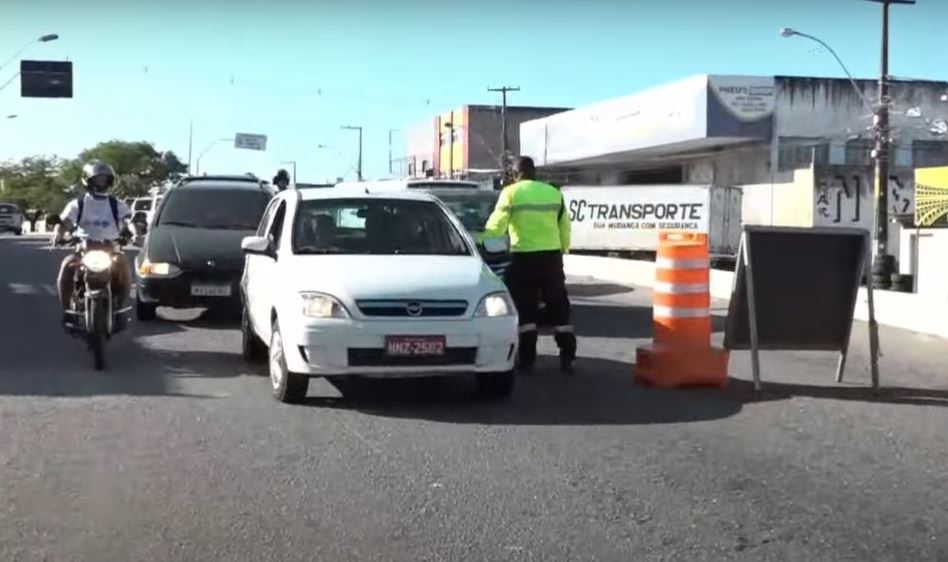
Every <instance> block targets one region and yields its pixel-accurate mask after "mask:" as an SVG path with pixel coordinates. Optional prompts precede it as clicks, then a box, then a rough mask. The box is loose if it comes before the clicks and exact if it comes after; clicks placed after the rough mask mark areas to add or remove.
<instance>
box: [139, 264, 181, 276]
mask: <svg viewBox="0 0 948 562" xmlns="http://www.w3.org/2000/svg"><path fill="white" fill-rule="evenodd" d="M138 273H139V275H141V276H142V277H171V276H174V275H177V274H179V273H181V268H179V267H178V266H176V265H175V264H173V263H164V262H150V261H148V260H144V261H142V264H141V265H140V266H138Z"/></svg>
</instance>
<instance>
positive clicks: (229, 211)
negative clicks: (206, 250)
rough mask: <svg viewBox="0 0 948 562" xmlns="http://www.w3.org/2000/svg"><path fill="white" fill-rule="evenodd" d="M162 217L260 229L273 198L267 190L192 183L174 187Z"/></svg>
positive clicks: (168, 221) (161, 220)
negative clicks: (203, 185)
mask: <svg viewBox="0 0 948 562" xmlns="http://www.w3.org/2000/svg"><path fill="white" fill-rule="evenodd" d="M165 197H166V198H167V201H166V202H165V204H164V206H163V207H162V209H161V216H160V217H158V224H159V225H169V226H186V227H194V228H209V229H232V230H256V229H257V225H258V224H259V223H260V217H262V216H263V211H264V210H265V209H266V207H267V203H268V202H269V201H270V196H269V194H268V193H266V192H264V191H263V190H256V189H223V188H212V189H208V188H201V187H196V186H189V187H184V188H179V189H173V190H171V192H170V193H169V194H168V195H166V196H165Z"/></svg>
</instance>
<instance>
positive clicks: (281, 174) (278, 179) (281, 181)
mask: <svg viewBox="0 0 948 562" xmlns="http://www.w3.org/2000/svg"><path fill="white" fill-rule="evenodd" d="M273 185H275V186H277V190H278V191H283V190H285V189H286V188H288V187H289V186H290V173H289V172H287V171H286V170H285V169H283V168H280V169H279V170H277V173H276V175H275V176H273Z"/></svg>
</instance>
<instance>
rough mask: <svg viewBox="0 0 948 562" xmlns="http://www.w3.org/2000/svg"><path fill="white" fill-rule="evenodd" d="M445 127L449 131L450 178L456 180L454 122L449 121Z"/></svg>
mask: <svg viewBox="0 0 948 562" xmlns="http://www.w3.org/2000/svg"><path fill="white" fill-rule="evenodd" d="M443 126H444V128H445V129H447V130H448V177H449V178H454V122H453V121H448V122H447V123H445V124H444V125H443Z"/></svg>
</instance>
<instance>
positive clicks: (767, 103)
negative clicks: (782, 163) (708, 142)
mask: <svg viewBox="0 0 948 562" xmlns="http://www.w3.org/2000/svg"><path fill="white" fill-rule="evenodd" d="M775 107H776V88H775V84H774V78H773V76H708V136H709V137H750V138H758V139H769V138H770V136H771V134H772V132H773V117H774V109H775Z"/></svg>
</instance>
